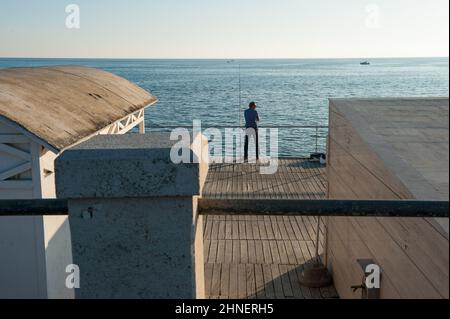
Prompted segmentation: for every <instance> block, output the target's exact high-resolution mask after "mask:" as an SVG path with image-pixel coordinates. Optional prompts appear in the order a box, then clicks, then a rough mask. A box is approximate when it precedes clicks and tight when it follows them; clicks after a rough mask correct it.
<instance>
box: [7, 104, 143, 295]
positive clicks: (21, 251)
mask: <svg viewBox="0 0 450 319" xmlns="http://www.w3.org/2000/svg"><path fill="white" fill-rule="evenodd" d="M144 116H145V115H144V110H140V111H137V112H135V113H133V114H130V115H128V116H127V117H125V118H124V119H121V120H119V121H117V122H115V123H113V124H111V125H110V126H108V127H106V128H104V129H103V130H101V131H99V132H97V133H96V134H125V133H127V132H129V131H130V130H132V129H133V128H134V127H136V126H139V132H140V133H141V134H143V133H145V124H144V119H145V118H144ZM80 142H82V141H80ZM57 157H58V154H56V153H54V152H52V151H50V150H48V149H46V148H44V147H43V146H42V145H40V144H38V143H36V142H34V141H32V140H31V139H30V138H29V137H27V136H25V135H24V134H22V133H21V132H20V130H19V129H17V128H15V127H14V125H11V124H10V123H8V122H6V121H2V119H1V118H0V200H1V199H11V200H14V199H18V200H19V199H33V198H36V199H39V198H55V197H56V191H55V174H54V161H55V159H56V158H57ZM0 261H1V262H0V299H1V298H73V296H74V293H73V291H71V290H68V289H66V287H65V278H66V275H67V274H66V272H65V269H66V266H67V265H69V264H71V263H72V246H71V242H70V227H69V221H68V218H67V217H66V216H45V217H0Z"/></svg>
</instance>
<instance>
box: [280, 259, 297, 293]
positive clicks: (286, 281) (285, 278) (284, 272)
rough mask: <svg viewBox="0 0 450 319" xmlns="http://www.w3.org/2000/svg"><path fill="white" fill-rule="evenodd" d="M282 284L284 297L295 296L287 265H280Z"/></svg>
mask: <svg viewBox="0 0 450 319" xmlns="http://www.w3.org/2000/svg"><path fill="white" fill-rule="evenodd" d="M279 269H280V278H281V284H282V286H283V292H284V297H286V298H293V297H294V292H293V291H292V287H291V281H290V278H289V270H288V267H287V266H286V265H279Z"/></svg>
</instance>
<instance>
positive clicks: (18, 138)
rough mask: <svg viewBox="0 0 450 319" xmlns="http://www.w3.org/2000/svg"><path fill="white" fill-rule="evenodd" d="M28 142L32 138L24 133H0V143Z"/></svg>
mask: <svg viewBox="0 0 450 319" xmlns="http://www.w3.org/2000/svg"><path fill="white" fill-rule="evenodd" d="M3 143H9V144H26V143H30V139H29V138H28V137H26V136H25V135H23V134H0V144H3Z"/></svg>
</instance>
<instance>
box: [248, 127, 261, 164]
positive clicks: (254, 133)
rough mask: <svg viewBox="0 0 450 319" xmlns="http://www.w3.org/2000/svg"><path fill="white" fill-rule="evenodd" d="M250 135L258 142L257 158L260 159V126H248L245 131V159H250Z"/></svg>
mask: <svg viewBox="0 0 450 319" xmlns="http://www.w3.org/2000/svg"><path fill="white" fill-rule="evenodd" d="M250 137H253V138H254V140H255V144H256V160H259V136H258V128H253V127H250V128H247V129H246V131H245V144H244V161H246V162H247V161H248V144H249V142H250Z"/></svg>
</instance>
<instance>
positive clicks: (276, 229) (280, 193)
mask: <svg viewBox="0 0 450 319" xmlns="http://www.w3.org/2000/svg"><path fill="white" fill-rule="evenodd" d="M259 166H260V165H257V164H212V165H211V166H210V169H209V173H208V177H207V180H206V183H205V188H204V190H203V197H204V198H210V199H229V200H230V201H232V200H233V199H237V198H240V199H325V198H326V174H325V173H326V172H325V171H326V167H325V165H321V164H319V163H316V162H310V161H309V160H308V159H304V158H290V159H288V158H284V159H280V160H279V166H278V171H277V173H276V174H273V175H260V173H259ZM316 225H317V218H316V217H304V216H303V217H302V216H245V215H243V216H229V215H228V216H227V215H220V216H219V215H208V216H206V217H205V222H204V256H205V289H206V296H207V298H213V299H215V298H223V299H227V298H231V299H236V298H239V299H241V298H258V299H260V298H282V299H285V298H287V299H289V298H301V299H303V298H305V299H322V298H337V297H338V294H337V292H336V290H335V289H334V287H333V286H329V287H324V288H307V287H304V286H301V285H300V284H299V275H300V273H301V271H302V270H303V268H304V266H305V264H307V263H308V262H311V261H312V260H313V258H314V254H315V246H314V242H315V240H316V231H317V230H316V228H317V226H316ZM323 240H324V229H323V227H322V229H321V234H320V243H321V245H320V253H322V252H323Z"/></svg>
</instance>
